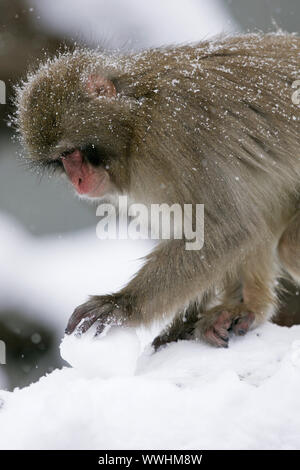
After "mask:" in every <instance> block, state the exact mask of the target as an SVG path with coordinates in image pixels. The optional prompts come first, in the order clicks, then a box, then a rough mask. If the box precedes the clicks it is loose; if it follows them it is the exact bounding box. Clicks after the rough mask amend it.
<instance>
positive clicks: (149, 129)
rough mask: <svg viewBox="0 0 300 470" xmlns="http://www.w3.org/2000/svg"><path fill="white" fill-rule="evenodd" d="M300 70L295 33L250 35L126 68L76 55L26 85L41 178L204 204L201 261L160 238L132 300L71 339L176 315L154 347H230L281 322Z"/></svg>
mask: <svg viewBox="0 0 300 470" xmlns="http://www.w3.org/2000/svg"><path fill="white" fill-rule="evenodd" d="M299 64H300V39H299V38H298V37H297V36H296V35H292V34H283V33H280V34H279V33H277V34H267V35H263V34H249V35H242V36H234V37H229V38H224V39H222V38H221V39H215V40H213V41H206V42H202V43H199V44H195V45H184V46H180V47H168V48H161V49H151V50H147V51H145V52H142V53H139V54H132V55H127V56H122V55H118V54H106V53H103V52H99V51H90V50H85V49H77V50H75V51H73V52H66V53H62V54H60V55H59V56H58V57H56V58H54V59H53V60H48V61H47V62H46V63H45V64H43V65H41V66H39V68H38V70H37V71H36V73H32V74H30V75H29V77H28V80H27V81H25V82H24V83H23V84H22V85H21V87H20V88H19V90H18V94H17V100H16V101H17V115H16V123H17V127H18V130H19V133H20V136H21V141H22V144H23V145H24V147H25V148H26V149H27V151H28V154H29V157H30V159H31V161H32V162H34V163H35V164H36V165H37V166H38V167H53V168H57V169H58V170H60V171H61V172H62V173H65V174H66V176H67V177H68V179H69V180H70V182H71V183H72V185H73V186H74V188H75V190H76V191H77V192H78V193H79V194H80V195H84V196H85V197H88V198H99V200H101V198H103V197H107V195H118V194H119V195H124V194H127V195H128V196H129V197H130V200H132V201H135V202H140V203H144V204H146V205H147V206H149V204H152V203H167V204H169V205H172V204H178V203H179V204H180V205H181V206H183V205H184V204H204V214H205V215H204V223H205V238H204V245H203V247H202V249H200V250H186V249H185V240H184V238H183V239H175V237H173V238H172V239H170V240H162V241H161V242H160V243H159V244H158V246H157V247H156V248H155V249H154V251H153V252H152V253H151V254H150V255H148V256H147V258H146V261H145V264H144V265H143V267H142V268H141V270H140V271H139V272H138V273H137V275H136V276H135V277H134V278H133V279H132V280H131V281H130V282H129V284H128V285H127V286H126V287H125V288H123V289H122V290H121V291H119V292H117V293H114V294H111V295H105V296H92V297H91V298H90V300H88V301H87V302H86V303H84V304H83V305H80V306H79V307H77V308H76V310H75V311H74V313H73V315H72V316H71V318H70V320H69V323H68V326H67V330H66V332H67V333H68V334H71V333H72V332H73V331H74V330H76V331H77V332H81V333H84V332H86V331H87V330H88V329H89V328H90V327H91V325H93V324H94V323H96V325H97V333H98V334H99V333H101V331H102V330H103V328H104V327H105V326H106V325H120V326H121V325H133V326H134V325H139V324H149V323H150V322H151V321H152V320H154V319H159V318H162V317H165V316H167V315H168V316H170V318H171V316H173V318H174V319H173V323H172V325H171V326H170V328H169V329H168V330H166V331H165V332H163V333H162V334H161V336H159V337H158V338H156V340H155V341H154V343H153V344H154V346H155V347H156V348H157V347H158V346H160V345H161V344H163V343H165V342H167V341H172V340H177V339H179V338H190V337H191V338H195V339H203V340H205V341H207V342H209V343H210V344H212V345H215V346H219V347H226V346H227V345H228V339H229V334H230V332H233V333H234V334H237V335H244V334H245V333H246V332H247V331H248V330H249V329H250V328H253V327H255V326H257V325H259V324H260V323H262V322H263V321H265V320H267V319H270V318H271V316H272V315H273V314H274V312H275V309H276V305H277V294H276V283H277V281H276V280H277V278H278V277H280V276H281V275H282V272H283V271H287V272H288V273H289V274H290V275H291V276H293V278H294V279H295V280H296V281H297V280H299V279H300V211H298V199H299V190H300V126H299V122H300V112H299V107H298V105H297V104H295V100H293V99H292V95H293V93H295V90H293V87H292V86H293V83H294V82H295V80H296V79H297V78H300V68H299ZM293 101H294V102H293ZM99 269H101V266H99ZM216 291H218V293H219V301H218V303H217V305H216V302H215V303H214V306H211V301H212V299H213V298H214V297H215V295H216Z"/></svg>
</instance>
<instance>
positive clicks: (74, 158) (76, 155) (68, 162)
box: [62, 149, 94, 194]
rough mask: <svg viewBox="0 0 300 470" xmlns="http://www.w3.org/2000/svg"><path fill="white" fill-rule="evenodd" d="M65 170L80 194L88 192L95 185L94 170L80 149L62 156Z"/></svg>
mask: <svg viewBox="0 0 300 470" xmlns="http://www.w3.org/2000/svg"><path fill="white" fill-rule="evenodd" d="M62 163H63V166H64V169H65V172H66V174H67V176H68V178H69V180H70V181H71V183H72V185H73V186H74V188H75V189H76V191H77V192H78V193H79V194H87V193H89V192H90V191H91V188H92V187H93V184H94V180H93V172H92V169H91V168H90V165H89V164H88V163H87V162H86V161H85V160H84V158H83V154H82V152H81V151H80V150H78V149H77V150H74V152H72V153H70V154H69V155H67V156H66V157H62Z"/></svg>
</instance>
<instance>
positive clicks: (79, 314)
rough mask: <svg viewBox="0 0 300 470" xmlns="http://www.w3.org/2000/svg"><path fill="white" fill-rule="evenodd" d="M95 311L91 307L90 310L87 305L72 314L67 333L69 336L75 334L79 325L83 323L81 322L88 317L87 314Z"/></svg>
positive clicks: (81, 306)
mask: <svg viewBox="0 0 300 470" xmlns="http://www.w3.org/2000/svg"><path fill="white" fill-rule="evenodd" d="M93 309H94V307H93V306H90V308H89V307H88V305H87V304H83V305H80V306H79V307H77V308H76V309H75V310H74V312H73V313H72V315H71V317H70V319H69V321H68V324H67V327H66V330H65V333H66V334H67V335H70V334H71V333H73V331H74V330H75V328H76V327H77V325H78V324H79V323H80V322H81V320H82V319H83V318H84V317H85V316H86V314H87V313H89V312H90V311H91V310H93Z"/></svg>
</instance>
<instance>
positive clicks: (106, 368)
mask: <svg viewBox="0 0 300 470" xmlns="http://www.w3.org/2000/svg"><path fill="white" fill-rule="evenodd" d="M104 333H105V332H104ZM104 333H103V334H104ZM103 334H102V335H101V336H98V337H94V335H95V331H94V329H93V328H91V329H90V330H89V331H88V332H87V333H86V334H84V335H82V336H80V337H76V336H75V335H71V336H65V338H64V341H63V342H62V344H61V347H60V351H61V356H62V358H63V359H65V361H67V362H68V363H69V364H70V365H71V366H73V367H74V368H75V369H77V370H78V371H79V372H80V373H82V375H83V376H84V377H102V378H108V377H113V376H119V377H123V376H132V375H134V372H135V369H136V363H137V359H138V355H139V353H140V341H139V339H138V337H137V334H136V331H135V330H134V329H133V328H116V327H113V328H110V330H109V331H108V332H107V333H106V334H105V336H103Z"/></svg>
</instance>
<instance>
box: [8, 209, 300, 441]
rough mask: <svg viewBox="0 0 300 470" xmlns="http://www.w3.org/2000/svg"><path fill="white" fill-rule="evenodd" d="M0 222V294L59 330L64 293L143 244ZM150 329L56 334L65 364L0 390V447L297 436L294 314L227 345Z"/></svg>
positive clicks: (87, 284)
mask: <svg viewBox="0 0 300 470" xmlns="http://www.w3.org/2000/svg"><path fill="white" fill-rule="evenodd" d="M0 225H1V232H0V247H1V250H2V251H1V252H0V279H1V283H0V305H1V306H2V307H3V306H9V305H13V306H17V305H22V308H23V309H24V308H25V312H26V311H27V313H28V315H29V316H30V318H32V316H34V315H37V316H38V317H39V319H43V321H45V322H50V323H51V322H52V323H51V325H52V324H53V325H56V328H57V329H58V331H59V332H60V335H61V337H62V336H63V329H64V326H65V323H66V321H67V319H68V316H69V314H70V312H71V311H72V309H73V308H74V306H75V305H77V304H78V303H79V302H81V301H83V300H84V299H85V298H86V296H87V294H88V293H93V292H94V293H96V292H97V293H104V292H108V291H111V290H114V289H117V288H119V287H121V286H122V285H123V284H124V283H125V282H126V281H127V280H128V279H129V278H130V276H131V275H132V274H133V273H134V272H135V271H136V270H137V269H138V267H139V265H140V264H141V262H142V261H141V260H140V259H138V258H140V257H141V256H143V255H144V254H145V253H146V252H147V251H148V250H149V249H150V246H149V245H148V244H147V243H145V242H136V241H135V242H130V241H109V242H103V241H100V240H98V239H97V238H96V237H95V232H94V231H92V230H89V231H86V232H79V233H77V234H72V235H65V236H64V237H63V238H59V237H56V236H51V237H47V238H39V239H35V238H33V237H31V236H29V235H28V234H27V233H25V232H24V231H23V229H22V227H20V226H19V225H18V224H17V223H16V222H14V221H13V220H12V219H11V218H10V217H7V216H4V215H3V214H2V215H1V216H0ZM157 330H158V326H157V325H156V326H154V327H153V329H152V331H150V332H145V331H144V330H139V331H137V332H135V331H131V330H130V329H124V330H122V329H120V330H118V329H113V330H112V331H109V332H108V333H107V335H106V336H105V337H104V338H103V337H101V338H98V339H94V338H93V331H91V332H89V333H88V334H87V335H86V336H83V337H81V338H76V337H74V336H72V337H68V338H65V339H64V341H63V343H62V346H61V354H62V357H63V358H64V359H65V360H66V361H67V362H68V363H69V364H70V365H71V366H72V367H71V368H67V367H65V368H63V369H62V370H55V371H54V372H53V373H51V374H49V375H47V376H46V377H43V378H42V379H41V380H40V381H39V382H38V383H35V384H32V385H31V386H29V387H26V388H23V389H22V390H18V389H16V390H15V391H14V392H7V391H5V390H1V391H0V422H1V426H0V448H1V449H97V448H98V449H114V448H119V449H141V448H144V449H149V448H151V449H162V448H165V449H166V448H167V449H176V448H180V449H199V448H200V449H216V448H219V449H299V448H300V412H299V410H300V408H299V396H300V326H294V327H292V328H283V327H279V326H277V325H273V324H266V325H264V326H263V327H261V328H259V329H257V330H255V331H252V332H250V333H249V334H248V335H247V336H246V337H245V338H232V339H231V343H230V347H229V349H228V350H223V349H222V350H219V349H214V348H212V347H210V346H208V345H205V344H201V343H196V342H187V341H181V342H179V343H176V344H171V345H169V346H168V347H166V348H165V349H163V350H161V351H159V352H158V353H156V354H153V353H152V351H151V349H150V347H149V341H150V340H151V338H152V337H153V335H154V334H155V332H156V331H157ZM2 367H5V366H0V372H1V368H2ZM4 386H5V383H3V384H2V387H4Z"/></svg>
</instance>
